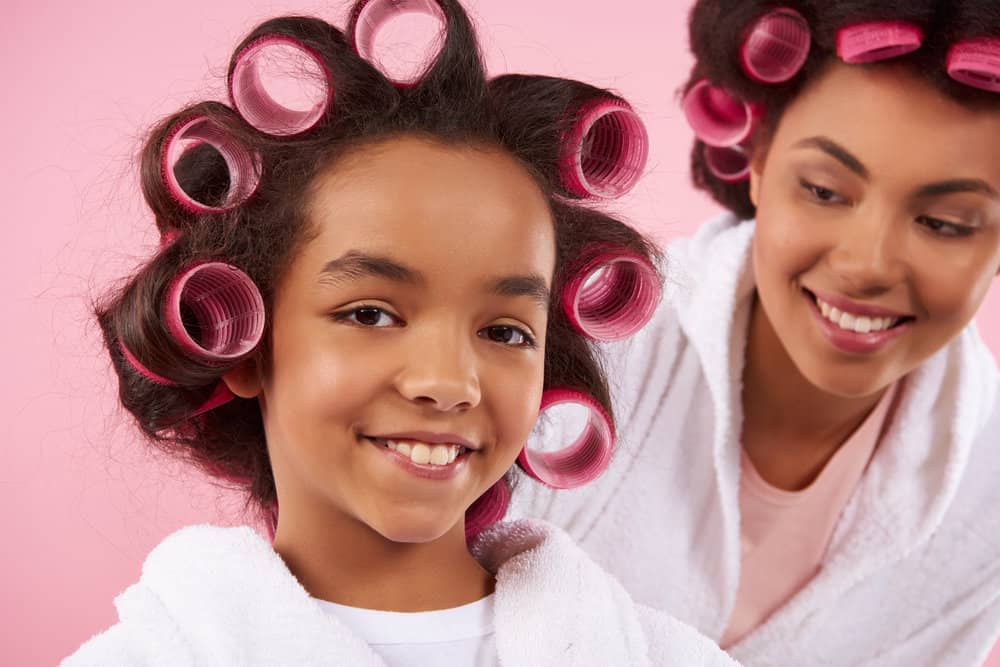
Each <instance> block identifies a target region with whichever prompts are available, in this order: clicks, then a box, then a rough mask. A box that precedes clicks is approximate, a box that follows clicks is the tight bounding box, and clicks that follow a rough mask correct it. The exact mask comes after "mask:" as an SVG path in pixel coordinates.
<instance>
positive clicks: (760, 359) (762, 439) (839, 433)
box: [742, 297, 885, 490]
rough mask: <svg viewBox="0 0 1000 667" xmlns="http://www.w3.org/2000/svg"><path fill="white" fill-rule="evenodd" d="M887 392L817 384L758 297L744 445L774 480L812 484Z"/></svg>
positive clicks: (747, 370) (747, 368) (786, 485)
mask: <svg viewBox="0 0 1000 667" xmlns="http://www.w3.org/2000/svg"><path fill="white" fill-rule="evenodd" d="M884 393H885V390H884V389H883V390H882V391H880V392H878V393H877V394H875V395H873V396H865V397H862V398H843V397H840V396H835V395H832V394H829V393H826V392H824V391H823V390H821V389H820V388H818V387H816V386H815V385H814V384H812V383H811V382H810V381H809V380H808V379H807V378H806V377H805V376H804V375H802V373H801V372H800V371H799V369H798V367H797V366H796V365H795V362H794V361H792V358H791V357H790V356H789V355H788V353H787V352H786V350H785V348H784V346H783V345H782V344H781V341H780V340H779V339H778V336H777V334H776V332H775V331H774V327H773V326H772V325H771V322H770V320H769V319H768V317H767V314H766V313H765V312H764V309H763V307H762V306H761V303H760V300H759V299H758V298H756V297H754V304H753V308H752V311H751V317H750V329H749V332H748V337H747V350H746V363H745V365H744V369H743V395H742V404H743V432H742V444H743V449H744V451H745V452H746V454H747V456H748V457H749V458H750V460H751V461H752V462H753V464H754V467H755V468H756V469H757V472H758V473H759V474H760V475H761V477H763V478H764V479H765V480H767V481H768V482H769V483H771V484H772V485H774V486H777V487H779V488H783V489H786V490H799V489H803V488H805V487H806V486H808V485H809V484H810V483H811V482H812V481H813V480H814V479H815V478H816V476H817V475H818V474H819V473H820V472H821V471H822V470H823V467H824V466H825V465H826V464H827V462H829V460H830V459H831V458H832V457H833V455H834V454H835V453H836V452H837V450H838V449H839V448H840V446H841V445H842V444H844V442H845V441H846V440H847V439H848V438H849V437H850V436H851V434H852V433H853V432H854V431H855V430H856V429H857V428H858V427H859V426H860V425H861V424H862V423H863V422H864V420H865V418H866V417H867V416H868V415H869V414H870V413H871V411H872V410H873V409H874V408H875V406H876V405H877V404H878V402H879V400H880V399H881V397H882V395H883V394H884Z"/></svg>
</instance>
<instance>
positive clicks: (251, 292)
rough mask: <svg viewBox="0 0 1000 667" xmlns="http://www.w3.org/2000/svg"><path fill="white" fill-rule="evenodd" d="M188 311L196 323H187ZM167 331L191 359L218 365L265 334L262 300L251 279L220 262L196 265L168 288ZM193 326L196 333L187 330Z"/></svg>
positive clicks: (246, 350) (241, 353) (247, 349)
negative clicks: (184, 309) (183, 309)
mask: <svg viewBox="0 0 1000 667" xmlns="http://www.w3.org/2000/svg"><path fill="white" fill-rule="evenodd" d="M182 307H185V308H187V309H188V310H189V311H190V312H191V313H192V314H193V315H194V319H195V322H192V323H187V324H186V323H185V322H184V321H183V320H182V315H181V312H182V311H181V309H182ZM163 319H164V322H165V323H166V326H167V330H168V331H169V332H170V335H171V336H173V338H174V340H175V341H176V342H177V344H178V345H179V346H180V347H181V348H182V349H183V350H184V351H185V352H186V353H187V354H188V355H190V356H191V357H192V358H194V359H198V360H199V361H202V362H205V363H210V364H218V363H225V362H228V361H234V360H236V359H239V358H240V357H242V356H244V355H246V354H248V353H249V352H250V351H251V350H253V349H254V348H255V347H256V346H257V344H258V343H260V340H261V338H262V337H263V335H264V300H263V298H262V297H261V295H260V291H259V290H258V289H257V286H256V285H255V284H254V282H253V280H251V278H250V276H248V275H247V274H245V273H243V272H242V271H240V270H239V269H237V268H236V267H234V266H230V265H229V264H224V263H222V262H204V263H201V264H195V265H194V266H191V267H189V268H187V269H186V270H184V271H183V272H181V273H180V275H178V276H177V278H175V279H174V282H173V283H172V284H171V285H170V288H169V289H168V290H167V298H166V301H165V303H164V306H163ZM188 326H191V327H192V328H193V329H194V331H193V332H192V331H191V330H189V329H188Z"/></svg>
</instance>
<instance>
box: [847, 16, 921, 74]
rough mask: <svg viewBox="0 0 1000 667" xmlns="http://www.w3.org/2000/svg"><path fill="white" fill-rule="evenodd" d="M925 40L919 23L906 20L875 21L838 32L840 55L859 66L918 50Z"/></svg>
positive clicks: (851, 26) (848, 27)
mask: <svg viewBox="0 0 1000 667" xmlns="http://www.w3.org/2000/svg"><path fill="white" fill-rule="evenodd" d="M923 41H924V32H923V30H921V29H920V27H919V26H916V25H913V24H912V23H906V22H903V21H872V22H869V23H859V24H857V25H850V26H844V27H843V28H841V29H840V30H838V31H837V55H839V56H840V58H841V60H843V61H844V62H845V63H850V64H852V65H856V64H859V63H871V62H875V61H878V60H886V59H888V58H895V57H897V56H901V55H904V54H907V53H910V52H911V51H916V50H917V49H919V48H920V45H921V44H923Z"/></svg>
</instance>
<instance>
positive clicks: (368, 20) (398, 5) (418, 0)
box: [347, 0, 447, 85]
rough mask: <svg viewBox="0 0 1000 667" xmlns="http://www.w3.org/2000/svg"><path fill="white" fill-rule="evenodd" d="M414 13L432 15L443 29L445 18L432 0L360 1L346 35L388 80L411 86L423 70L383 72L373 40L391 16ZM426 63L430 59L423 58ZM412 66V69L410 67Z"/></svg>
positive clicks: (382, 65)
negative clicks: (350, 37) (404, 72)
mask: <svg viewBox="0 0 1000 667" xmlns="http://www.w3.org/2000/svg"><path fill="white" fill-rule="evenodd" d="M408 13H417V14H424V15H426V16H430V17H432V18H434V19H435V20H436V21H437V22H438V23H439V24H440V27H441V31H442V32H443V31H444V29H445V26H446V25H447V24H446V19H445V16H444V12H443V11H442V10H441V7H440V6H439V5H438V3H437V2H435V1H434V0H361V2H358V3H357V4H356V5H355V6H354V10H353V11H352V12H351V19H350V23H349V25H348V29H347V34H349V35H351V36H352V39H353V41H354V49H355V51H357V53H358V55H359V56H361V57H362V58H364V59H365V60H367V61H368V62H370V63H372V64H373V65H375V66H377V67H378V68H379V70H380V71H381V72H382V73H383V74H384V75H385V76H386V77H387V78H388V79H389V80H391V81H393V82H394V83H396V84H401V85H411V84H413V83H415V82H416V81H417V79H418V78H419V77H420V75H421V74H422V73H423V69H422V68H417V70H416V71H412V72H408V73H406V74H397V73H390V72H387V71H386V69H387V68H386V66H385V63H383V62H382V59H381V58H379V57H378V55H377V54H376V44H375V43H376V39H377V38H378V34H379V31H380V30H381V29H382V28H383V27H384V26H385V24H386V23H388V22H389V21H390V20H392V19H393V18H395V17H397V16H400V15H402V14H408ZM424 60H425V62H424V64H426V63H429V62H430V61H431V60H432V58H426V59H424ZM409 69H412V68H409Z"/></svg>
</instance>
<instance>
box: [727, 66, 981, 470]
mask: <svg viewBox="0 0 1000 667" xmlns="http://www.w3.org/2000/svg"><path fill="white" fill-rule="evenodd" d="M998 155H1000V113H997V111H996V110H979V111H972V110H969V109H967V108H964V107H962V106H960V105H958V104H957V103H956V102H954V101H952V100H950V99H948V98H947V97H945V96H943V95H942V94H941V93H939V92H938V90H937V89H935V88H934V87H933V86H932V85H930V84H928V83H926V82H924V81H921V80H920V79H919V78H917V77H916V76H915V75H914V74H913V73H912V72H911V71H910V70H908V69H906V68H905V67H904V66H900V65H881V66H877V67H858V66H848V65H844V64H841V63H833V64H831V65H830V66H829V68H828V69H827V70H826V71H825V72H824V73H823V74H822V75H821V76H819V77H818V78H817V80H816V81H814V82H812V83H811V84H810V85H809V87H807V88H806V89H805V90H804V91H803V92H802V93H801V94H800V95H799V96H798V97H797V98H796V99H795V100H794V101H793V102H792V103H791V104H790V105H789V107H788V108H787V109H786V111H785V113H784V114H783V116H782V118H781V120H780V122H779V123H778V125H777V127H776V128H775V130H774V132H773V133H772V135H771V137H770V140H769V141H768V142H766V143H765V144H763V145H762V146H761V147H760V149H759V150H758V151H757V152H756V153H755V155H754V159H753V163H752V171H751V181H750V182H751V198H752V200H753V202H754V203H755V204H756V206H757V229H756V232H755V236H754V241H753V249H752V254H753V265H754V273H755V277H756V282H757V299H756V300H755V303H754V306H753V310H752V314H751V324H750V331H749V337H748V344H747V352H746V367H745V371H744V378H743V381H744V392H743V410H744V415H745V423H744V427H743V445H744V449H745V451H746V452H747V454H748V456H749V457H750V459H751V460H752V461H753V463H754V465H755V467H756V468H757V469H758V471H759V472H760V474H761V475H762V476H763V477H764V479H766V480H767V481H768V482H770V483H772V484H774V485H776V486H778V487H780V488H784V489H788V490H797V489H802V488H805V487H806V486H808V484H809V483H811V482H812V480H813V479H815V477H816V475H817V474H818V473H819V472H820V471H821V470H822V468H823V466H824V465H825V464H826V463H827V461H829V459H830V458H831V457H832V456H833V454H834V453H836V451H837V449H838V448H839V447H840V445H842V444H843V443H844V442H845V440H846V439H847V438H848V437H849V436H850V434H851V433H852V432H853V431H854V430H855V429H856V428H857V427H858V426H859V425H860V424H861V423H862V422H863V421H864V419H865V417H866V416H867V415H868V414H869V413H870V412H871V411H872V409H873V408H874V406H875V405H876V404H877V403H878V401H879V399H880V398H881V397H882V396H883V394H884V393H885V392H886V390H887V389H888V388H889V387H890V386H891V385H893V383H895V382H897V381H899V380H900V379H901V378H903V377H904V376H906V374H907V373H909V372H910V371H912V370H913V369H915V368H916V367H917V366H919V365H920V364H921V363H923V362H924V361H925V360H927V359H928V358H929V357H930V356H931V355H933V354H934V353H935V352H937V351H938V350H940V349H941V348H942V347H944V346H945V345H946V344H947V343H948V342H949V341H951V340H952V339H953V338H954V337H955V336H957V335H958V334H959V332H960V331H961V330H962V329H963V328H964V327H965V326H966V325H967V324H968V323H969V321H970V320H971V319H972V317H973V316H974V314H975V313H976V310H977V309H978V308H979V305H980V304H981V303H982V301H983V299H984V297H985V296H986V292H987V289H988V288H989V286H990V284H991V282H992V279H993V277H994V276H995V275H996V274H997V271H998V268H1000V195H998V194H997V193H1000V159H998V157H997V156H998ZM956 181H962V183H961V184H959V185H960V186H961V187H936V188H931V187H930V186H936V185H937V184H942V183H950V184H951V185H956V183H955V182H956ZM803 290H809V291H811V292H813V293H816V292H820V293H826V294H832V295H838V296H840V297H845V298H847V299H850V300H851V301H852V302H853V303H856V304H864V305H872V306H877V307H881V308H885V309H888V310H891V311H893V312H895V313H899V314H902V315H906V316H908V317H910V318H912V320H911V321H910V322H909V323H908V324H907V325H906V330H905V331H904V332H903V333H902V335H901V336H899V337H898V338H896V339H895V340H893V341H892V342H891V343H890V344H888V345H886V346H884V347H883V348H881V349H879V350H877V351H875V352H870V353H863V354H859V353H847V352H844V351H842V350H841V349H838V348H837V347H835V346H834V345H832V344H831V342H830V341H829V340H828V338H827V337H826V336H825V335H824V334H823V331H822V329H821V328H820V325H819V323H818V321H817V319H816V316H815V314H814V312H813V306H812V303H811V300H810V297H809V295H808V294H807V293H806V292H804V291H803Z"/></svg>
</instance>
